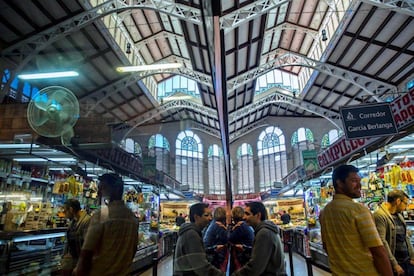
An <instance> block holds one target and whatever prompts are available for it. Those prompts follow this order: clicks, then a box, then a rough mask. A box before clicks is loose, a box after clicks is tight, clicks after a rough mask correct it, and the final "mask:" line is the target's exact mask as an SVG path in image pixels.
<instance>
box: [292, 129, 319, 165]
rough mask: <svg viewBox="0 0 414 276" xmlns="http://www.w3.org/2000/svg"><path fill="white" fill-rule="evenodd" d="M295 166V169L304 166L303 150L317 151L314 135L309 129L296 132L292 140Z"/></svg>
mask: <svg viewBox="0 0 414 276" xmlns="http://www.w3.org/2000/svg"><path fill="white" fill-rule="evenodd" d="M291 145H292V154H293V166H294V168H296V167H298V166H300V165H303V157H302V151H303V150H313V149H315V144H314V138H313V133H312V131H311V130H310V129H309V128H304V127H301V128H299V129H298V130H297V131H295V132H294V133H293V135H292V139H291Z"/></svg>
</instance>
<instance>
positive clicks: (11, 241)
mask: <svg viewBox="0 0 414 276" xmlns="http://www.w3.org/2000/svg"><path fill="white" fill-rule="evenodd" d="M65 236H66V229H65V228H56V229H45V230H37V231H24V232H0V274H1V275H26V274H33V275H53V274H55V273H57V272H58V271H59V263H60V258H61V256H62V254H63V249H64V241H65Z"/></svg>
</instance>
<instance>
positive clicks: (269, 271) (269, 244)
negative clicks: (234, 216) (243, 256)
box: [233, 202, 287, 276]
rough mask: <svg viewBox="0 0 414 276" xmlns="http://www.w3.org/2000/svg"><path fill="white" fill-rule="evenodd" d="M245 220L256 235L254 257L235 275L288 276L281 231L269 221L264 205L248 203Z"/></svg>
mask: <svg viewBox="0 0 414 276" xmlns="http://www.w3.org/2000/svg"><path fill="white" fill-rule="evenodd" d="M244 219H245V220H246V223H247V224H248V225H250V226H252V227H253V229H254V233H255V238H254V241H253V250H252V257H251V258H250V260H249V262H248V263H247V264H246V265H245V266H243V267H242V268H241V269H239V270H237V271H236V272H235V273H233V275H236V276H239V275H246V276H247V275H248V276H253V275H287V274H286V270H285V255H284V253H283V246H282V242H281V241H280V237H279V230H278V229H277V226H276V225H275V224H274V223H273V222H271V221H267V211H266V208H265V206H264V205H263V203H261V202H249V203H247V204H246V208H245V210H244Z"/></svg>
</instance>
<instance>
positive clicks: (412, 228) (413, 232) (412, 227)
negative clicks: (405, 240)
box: [405, 220, 414, 246]
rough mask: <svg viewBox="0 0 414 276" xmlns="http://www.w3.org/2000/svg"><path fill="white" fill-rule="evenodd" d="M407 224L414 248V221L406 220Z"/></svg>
mask: <svg viewBox="0 0 414 276" xmlns="http://www.w3.org/2000/svg"><path fill="white" fill-rule="evenodd" d="M405 222H406V223H407V231H408V234H409V235H410V237H411V239H410V240H411V244H412V245H413V246H414V220H406V221H405Z"/></svg>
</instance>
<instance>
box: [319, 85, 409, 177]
mask: <svg viewBox="0 0 414 276" xmlns="http://www.w3.org/2000/svg"><path fill="white" fill-rule="evenodd" d="M390 107H391V111H392V114H393V116H394V121H395V124H396V125H397V129H398V131H399V132H401V131H402V130H404V129H406V128H408V127H410V126H411V125H413V123H414V89H411V90H410V91H409V92H408V93H407V94H405V95H403V96H401V97H398V98H396V99H395V100H394V101H393V102H391V104H390ZM383 139H384V137H369V138H360V139H351V140H348V139H346V137H342V138H341V139H339V140H338V141H336V142H335V143H333V144H332V145H331V146H330V147H329V148H328V149H326V150H324V151H322V152H321V153H319V154H318V164H319V167H320V169H321V170H323V169H325V168H327V167H330V166H332V165H334V164H335V163H337V162H339V161H341V160H342V159H345V158H349V157H350V156H352V154H354V153H355V152H357V151H359V150H362V149H363V148H366V147H367V146H369V145H373V144H374V143H376V142H379V141H382V140H383Z"/></svg>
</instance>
